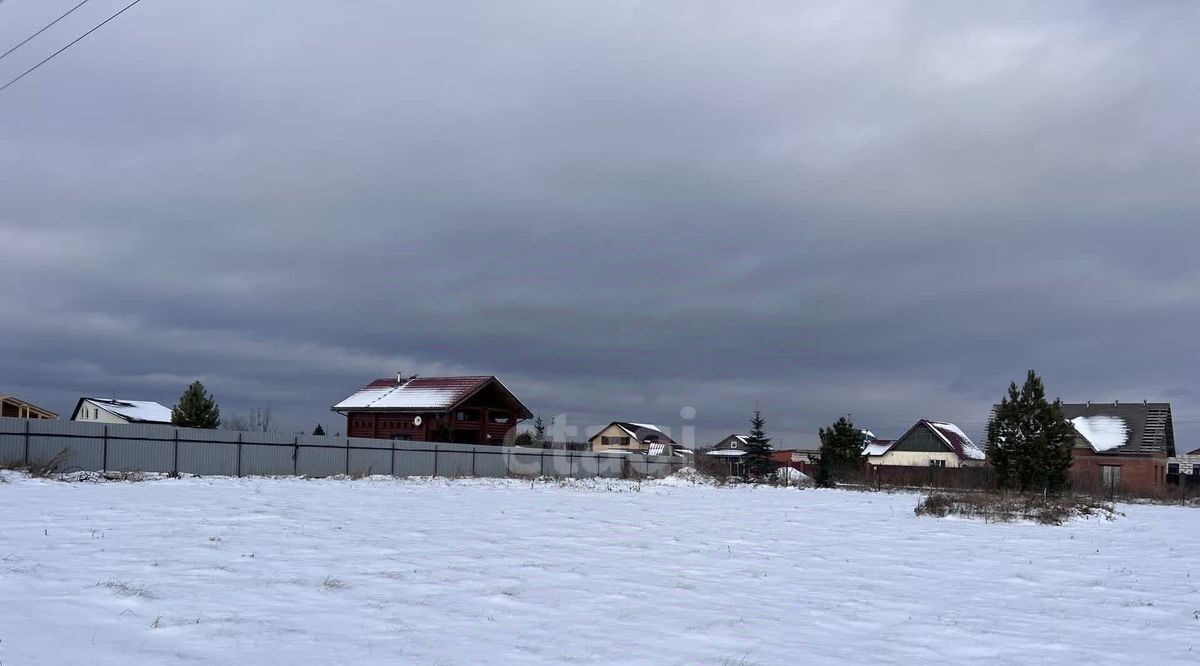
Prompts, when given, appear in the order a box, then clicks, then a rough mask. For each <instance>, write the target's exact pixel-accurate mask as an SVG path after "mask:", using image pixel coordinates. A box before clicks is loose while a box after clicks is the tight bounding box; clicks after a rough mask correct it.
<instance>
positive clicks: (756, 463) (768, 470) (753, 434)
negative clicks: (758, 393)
mask: <svg viewBox="0 0 1200 666" xmlns="http://www.w3.org/2000/svg"><path fill="white" fill-rule="evenodd" d="M765 425H766V421H765V420H764V419H763V417H762V412H761V411H759V410H757V409H756V410H754V418H752V419H750V434H749V435H748V436H747V437H746V455H745V456H744V457H743V459H744V460H745V461H746V475H747V476H748V477H749V478H751V479H762V478H766V477H769V476H770V475H771V474H772V473H773V472H774V471H775V462H774V461H772V460H771V439H770V438H769V437H767V433H766V430H764V426H765Z"/></svg>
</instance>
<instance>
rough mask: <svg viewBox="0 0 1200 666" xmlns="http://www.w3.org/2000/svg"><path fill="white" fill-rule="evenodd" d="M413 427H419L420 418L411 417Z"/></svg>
mask: <svg viewBox="0 0 1200 666" xmlns="http://www.w3.org/2000/svg"><path fill="white" fill-rule="evenodd" d="M413 425H414V426H417V427H420V426H421V417H420V416H414V417H413Z"/></svg>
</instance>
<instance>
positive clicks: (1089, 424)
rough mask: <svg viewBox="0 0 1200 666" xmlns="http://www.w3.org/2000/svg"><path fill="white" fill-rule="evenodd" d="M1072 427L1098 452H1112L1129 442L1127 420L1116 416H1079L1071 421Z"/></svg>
mask: <svg viewBox="0 0 1200 666" xmlns="http://www.w3.org/2000/svg"><path fill="white" fill-rule="evenodd" d="M1071 425H1072V426H1074V428H1075V430H1076V432H1078V433H1079V434H1080V435H1083V437H1084V439H1086V440H1087V441H1088V442H1089V443H1091V445H1092V448H1093V449H1095V450H1096V451H1097V452H1104V451H1112V450H1113V449H1116V448H1119V447H1122V446H1124V445H1125V442H1127V441H1128V440H1129V428H1128V426H1126V425H1125V420H1124V419H1121V418H1119V417H1116V416H1079V417H1076V418H1073V419H1071Z"/></svg>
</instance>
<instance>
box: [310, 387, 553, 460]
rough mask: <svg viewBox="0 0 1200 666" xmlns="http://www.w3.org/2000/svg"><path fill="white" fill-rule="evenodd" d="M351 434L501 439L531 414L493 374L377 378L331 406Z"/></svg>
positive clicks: (460, 440)
mask: <svg viewBox="0 0 1200 666" xmlns="http://www.w3.org/2000/svg"><path fill="white" fill-rule="evenodd" d="M333 411H335V412H338V413H339V414H344V415H345V416H346V433H347V434H348V435H349V436H350V437H368V438H375V439H405V440H413V441H421V442H436V441H449V442H457V443H460V444H503V443H504V442H505V440H506V438H507V437H508V435H509V433H510V432H511V431H513V429H514V428H515V427H516V425H517V423H518V422H520V421H522V420H525V419H528V418H532V416H533V414H532V413H531V412H530V411H529V408H527V407H526V406H525V405H524V404H523V403H522V402H521V401H520V400H518V399H517V397H516V396H515V395H513V393H512V391H509V390H508V387H506V386H505V385H504V383H503V382H501V381H500V380H499V379H497V378H495V377H493V376H490V375H477V376H464V377H416V376H412V377H405V376H403V375H397V376H396V377H395V378H394V379H393V378H385V379H376V380H375V381H373V382H371V383H370V384H367V385H366V386H364V387H363V388H361V389H359V390H358V391H356V392H355V393H354V394H353V395H351V396H349V397H348V398H346V399H345V400H342V401H341V402H339V403H337V404H336V405H334V406H333Z"/></svg>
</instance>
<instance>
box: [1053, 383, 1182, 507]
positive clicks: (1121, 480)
mask: <svg viewBox="0 0 1200 666" xmlns="http://www.w3.org/2000/svg"><path fill="white" fill-rule="evenodd" d="M1062 409H1063V416H1064V417H1065V418H1066V419H1067V420H1068V421H1070V422H1071V425H1072V427H1073V428H1074V429H1075V443H1074V446H1073V447H1072V449H1071V456H1072V461H1071V476H1072V485H1074V486H1075V487H1076V488H1077V489H1080V490H1091V491H1102V492H1103V491H1116V492H1120V491H1132V492H1145V491H1153V490H1159V489H1162V488H1163V487H1164V486H1165V485H1166V482H1167V469H1168V462H1169V460H1168V459H1169V458H1171V457H1173V456H1174V455H1175V427H1174V423H1173V421H1172V418H1171V404H1170V403H1166V402H1140V403H1137V402H1134V403H1121V402H1112V403H1095V402H1087V403H1064V404H1063V406H1062Z"/></svg>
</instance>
